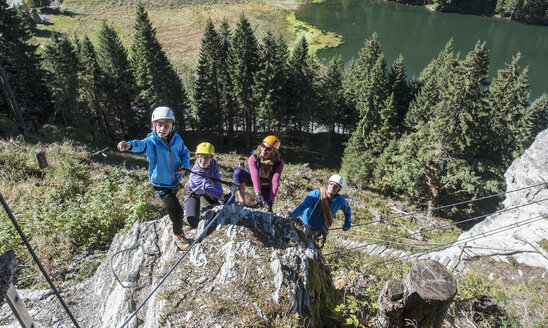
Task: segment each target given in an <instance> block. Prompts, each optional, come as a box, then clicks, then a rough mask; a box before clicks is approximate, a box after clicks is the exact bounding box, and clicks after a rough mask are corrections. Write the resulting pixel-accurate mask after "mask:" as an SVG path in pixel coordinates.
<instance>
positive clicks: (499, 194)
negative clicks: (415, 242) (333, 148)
mask: <svg viewBox="0 0 548 328" xmlns="http://www.w3.org/2000/svg"><path fill="white" fill-rule="evenodd" d="M541 179H542V178H541ZM538 186H544V187H545V188H548V186H547V185H546V183H545V182H543V183H538V184H535V185H532V186H527V187H523V188H519V189H515V190H510V191H505V192H501V193H498V194H493V195H489V196H484V197H480V198H472V199H469V200H465V201H462V202H458V203H453V204H447V205H443V206H439V207H434V208H432V209H426V210H422V211H417V212H412V213H407V214H403V215H398V216H393V217H389V218H386V219H382V218H381V219H378V220H375V221H368V222H364V223H360V224H355V225H353V226H352V227H359V226H363V225H368V224H373V223H378V222H386V221H390V220H394V219H399V218H403V217H408V216H413V215H416V214H424V213H428V212H434V211H437V210H441V209H444V208H448V207H454V206H459V205H464V204H468V203H472V202H477V201H480V200H484V199H488V198H493V197H498V196H502V195H505V194H510V193H513V192H518V191H522V190H526V189H531V188H534V187H538ZM338 229H342V227H338V228H331V229H329V230H338Z"/></svg>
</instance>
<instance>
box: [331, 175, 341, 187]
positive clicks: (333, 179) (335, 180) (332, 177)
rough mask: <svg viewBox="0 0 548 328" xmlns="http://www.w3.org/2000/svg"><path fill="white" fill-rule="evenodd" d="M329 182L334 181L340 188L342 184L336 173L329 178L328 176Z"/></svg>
mask: <svg viewBox="0 0 548 328" xmlns="http://www.w3.org/2000/svg"><path fill="white" fill-rule="evenodd" d="M329 182H335V183H336V184H338V185H339V186H340V187H341V188H342V186H343V178H342V177H341V176H340V175H338V174H333V175H332V176H331V178H329Z"/></svg>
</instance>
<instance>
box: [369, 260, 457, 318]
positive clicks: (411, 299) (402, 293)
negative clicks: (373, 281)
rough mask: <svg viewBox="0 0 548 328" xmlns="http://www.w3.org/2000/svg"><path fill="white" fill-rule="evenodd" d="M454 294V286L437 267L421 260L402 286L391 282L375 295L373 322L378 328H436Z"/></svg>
mask: <svg viewBox="0 0 548 328" xmlns="http://www.w3.org/2000/svg"><path fill="white" fill-rule="evenodd" d="M456 294H457V282H456V281H455V279H454V278H453V276H452V275H451V273H450V272H449V271H448V270H447V269H446V268H445V267H444V266H443V265H441V264H440V263H438V262H436V261H433V260H421V261H417V262H415V263H414V264H413V265H412V266H411V270H410V271H409V275H407V277H405V279H404V281H403V283H402V282H400V281H398V280H396V279H391V280H389V281H387V282H386V284H385V285H384V288H383V290H382V292H381V294H380V295H379V300H378V305H379V314H378V316H377V320H378V322H379V326H380V327H382V328H403V327H424V328H440V327H441V325H442V323H443V319H444V317H445V314H446V312H447V309H448V308H449V305H450V304H451V302H452V301H453V298H454V297H455V295H456Z"/></svg>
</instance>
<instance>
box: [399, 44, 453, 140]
mask: <svg viewBox="0 0 548 328" xmlns="http://www.w3.org/2000/svg"><path fill="white" fill-rule="evenodd" d="M455 65H456V60H455V55H454V52H453V39H451V40H449V42H447V44H446V45H445V47H444V48H443V49H442V50H441V51H440V53H439V55H438V57H437V58H436V59H434V60H432V61H431V62H430V63H429V64H428V66H427V67H426V68H425V69H424V70H423V71H422V72H421V74H420V76H419V79H418V82H419V84H420V85H421V87H420V89H419V91H418V93H417V96H416V97H415V98H414V99H413V100H412V101H411V103H410V104H409V110H408V112H407V114H406V117H405V126H406V128H407V130H411V131H417V130H418V129H420V128H421V125H422V124H424V123H426V122H427V121H428V119H429V118H430V117H431V116H432V111H433V108H434V106H435V105H436V104H437V103H438V102H439V98H440V92H441V90H443V89H444V87H445V86H446V83H447V79H446V78H445V76H446V74H448V72H449V71H450V70H451V69H452V67H453V66H455Z"/></svg>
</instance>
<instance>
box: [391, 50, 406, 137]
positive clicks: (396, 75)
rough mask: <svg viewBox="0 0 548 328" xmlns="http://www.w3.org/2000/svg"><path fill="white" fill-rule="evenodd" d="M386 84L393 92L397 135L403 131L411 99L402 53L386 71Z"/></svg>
mask: <svg viewBox="0 0 548 328" xmlns="http://www.w3.org/2000/svg"><path fill="white" fill-rule="evenodd" d="M388 85H389V86H390V89H391V91H392V93H393V96H394V100H393V104H394V105H393V106H394V108H395V110H396V114H397V115H396V120H395V122H394V127H395V128H396V131H397V132H398V134H399V135H401V134H402V133H403V132H404V125H403V122H404V119H405V116H406V115H407V110H408V108H409V103H410V102H411V99H412V93H411V89H410V88H409V85H408V84H407V74H406V72H405V65H404V63H403V55H401V54H400V55H399V56H398V58H396V60H395V61H394V64H393V65H392V67H391V68H390V72H388Z"/></svg>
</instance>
